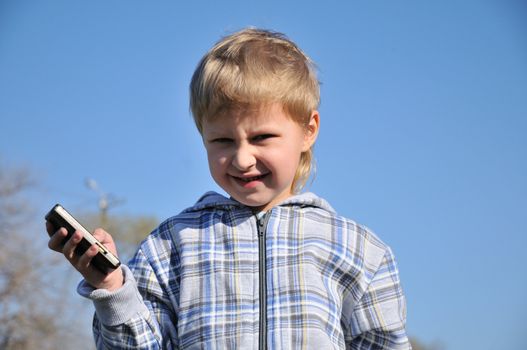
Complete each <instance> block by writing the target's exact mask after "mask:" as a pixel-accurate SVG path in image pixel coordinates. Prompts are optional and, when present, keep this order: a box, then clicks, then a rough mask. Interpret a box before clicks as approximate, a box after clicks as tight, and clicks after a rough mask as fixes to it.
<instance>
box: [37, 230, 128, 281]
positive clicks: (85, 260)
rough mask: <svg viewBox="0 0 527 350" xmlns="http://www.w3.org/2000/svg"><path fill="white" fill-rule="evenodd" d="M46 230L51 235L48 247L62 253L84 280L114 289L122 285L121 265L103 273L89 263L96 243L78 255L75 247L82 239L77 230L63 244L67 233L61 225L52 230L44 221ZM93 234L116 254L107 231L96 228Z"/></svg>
mask: <svg viewBox="0 0 527 350" xmlns="http://www.w3.org/2000/svg"><path fill="white" fill-rule="evenodd" d="M46 230H47V231H48V233H49V234H50V236H51V238H50V239H49V242H48V246H49V248H50V249H51V250H54V251H56V252H59V253H62V254H64V256H65V257H66V259H67V260H68V261H69V262H70V264H71V265H73V267H74V268H75V269H76V270H77V271H79V272H80V273H81V275H82V276H83V277H84V279H85V280H86V282H88V283H89V284H90V285H92V286H93V287H94V288H97V289H107V290H109V291H114V290H116V289H119V288H120V287H121V286H122V285H123V283H124V277H123V271H122V269H121V267H118V268H117V269H115V270H114V271H112V272H110V273H109V274H107V275H105V274H104V273H102V272H100V271H99V270H97V269H96V268H94V267H93V266H92V265H91V261H92V258H93V257H94V256H95V255H97V253H98V252H99V249H98V248H97V246H96V245H92V246H91V247H90V248H88V249H87V250H86V251H85V252H84V254H82V255H80V256H79V255H77V254H75V249H76V248H77V245H78V244H79V242H80V241H81V239H82V234H81V233H80V232H79V231H76V232H75V233H74V234H73V235H72V236H71V238H70V239H69V240H68V241H67V242H66V244H64V246H63V245H62V242H64V239H65V238H66V236H67V235H68V232H67V231H66V229H65V228H63V227H61V228H60V229H59V230H58V231H56V232H54V228H53V225H51V224H50V223H49V222H46ZM93 236H94V237H95V238H97V240H98V241H99V242H101V244H103V245H104V246H105V247H106V248H107V249H108V250H110V251H111V252H112V253H113V254H114V255H115V256H117V249H116V247H115V243H114V241H113V238H112V236H111V235H110V234H109V233H108V232H106V231H104V230H103V229H100V228H98V229H96V230H95V231H94V232H93Z"/></svg>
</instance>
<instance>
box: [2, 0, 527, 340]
mask: <svg viewBox="0 0 527 350" xmlns="http://www.w3.org/2000/svg"><path fill="white" fill-rule="evenodd" d="M526 19H527V5H525V3H524V2H522V1H520V0H479V1H476V0H465V1H462V2H461V1H451V0H445V1H428V2H423V1H404V0H402V1H387V0H386V1H341V2H336V1H325V2H322V1H320V2H309V1H292V2H279V1H265V2H257V1H221V2H219V1H218V2H213V1H210V2H203V1H187V2H181V1H150V2H146V1H130V0H128V1H117V0H116V1H89V2H86V1H71V0H55V1H36V0H34V1H30V0H27V1H24V0H22V1H19V0H0V118H1V119H0V120H1V124H0V158H1V159H2V160H3V161H4V164H16V165H27V166H29V167H31V169H33V171H34V172H35V174H36V175H37V176H38V180H39V183H40V188H41V190H40V193H39V195H38V196H36V197H35V203H34V206H35V207H36V208H37V212H38V211H40V212H41V213H42V214H43V213H44V211H45V210H46V209H48V207H50V206H51V205H52V204H53V203H55V202H61V203H63V204H64V205H65V206H67V207H70V208H72V209H73V210H81V209H85V208H87V207H89V206H92V208H93V210H95V209H96V207H95V199H96V198H95V194H94V193H93V192H90V190H89V189H87V188H86V186H85V185H84V180H85V179H86V178H87V177H91V178H94V179H96V181H97V182H98V183H99V185H100V187H101V188H103V189H104V190H105V191H107V192H111V193H112V194H114V195H115V196H117V197H119V198H124V199H126V202H125V203H124V204H122V205H120V206H119V207H116V208H115V209H114V210H115V212H127V213H138V214H148V215H155V216H157V217H158V218H160V219H164V218H166V217H168V216H170V215H173V214H175V213H177V212H179V211H180V210H182V209H183V208H185V207H186V206H189V205H191V204H192V203H194V201H195V200H196V199H197V198H198V197H199V195H200V194H202V193H203V192H204V191H206V190H210V189H215V190H217V186H216V185H215V184H214V183H213V181H212V179H211V178H210V176H209V173H208V169H207V164H206V158H205V154H204V151H203V149H202V145H201V140H200V138H199V135H198V133H197V131H196V130H195V129H194V126H193V123H192V119H191V117H190V113H189V111H188V83H189V81H190V77H191V75H192V72H193V69H194V68H195V66H196V64H197V62H198V60H199V59H200V57H201V56H202V55H203V54H204V53H205V51H206V50H207V49H208V48H210V46H211V45H212V44H213V43H214V42H215V41H216V40H218V39H219V38H220V37H221V36H223V35H225V34H228V33H231V32H233V31H235V30H238V29H241V28H243V27H246V26H257V27H264V28H270V29H274V30H277V31H281V32H284V33H286V34H287V35H288V36H289V37H290V38H291V39H293V40H294V41H296V42H297V43H298V44H299V45H300V46H301V47H302V48H303V49H304V51H306V52H307V54H308V55H310V56H311V57H312V58H313V60H314V61H315V62H316V63H317V65H318V68H319V78H320V80H321V82H322V90H321V93H322V104H321V107H320V113H321V134H320V137H319V140H318V142H317V145H316V158H317V169H318V170H317V175H316V179H315V181H314V182H313V184H312V185H311V186H310V188H309V190H311V191H314V192H316V193H317V194H319V195H321V196H323V197H325V198H326V199H328V200H329V202H330V203H331V204H332V205H333V206H334V207H335V209H337V211H338V212H339V213H341V214H342V215H345V216H348V217H350V218H353V219H355V220H357V221H359V222H360V223H363V224H365V225H367V226H368V227H370V228H371V229H373V230H374V231H375V232H376V233H377V234H378V235H379V236H380V237H381V238H382V239H383V240H384V241H386V242H387V243H388V244H390V245H391V246H392V248H393V250H394V252H395V254H396V257H397V259H398V262H399V267H400V270H401V278H402V281H403V286H404V288H405V292H406V294H407V298H408V331H409V333H410V334H411V335H413V336H416V337H418V338H419V339H421V340H423V341H425V342H429V343H430V342H433V341H436V340H437V341H441V342H442V343H443V344H444V345H445V346H446V347H447V348H448V349H498V348H500V349H525V348H527V340H526V338H525V333H526V331H527V323H526V322H525V314H526V312H527V298H526V296H527V274H526V273H525V269H524V266H525V247H526V246H527V228H526V227H527V226H526V225H525V217H526V213H527V181H526V180H527V137H526V135H527V41H526V40H525V38H526V34H527V21H526ZM39 218H40V216H39ZM35 234H40V233H35ZM72 293H74V291H72Z"/></svg>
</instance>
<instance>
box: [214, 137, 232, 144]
mask: <svg viewBox="0 0 527 350" xmlns="http://www.w3.org/2000/svg"><path fill="white" fill-rule="evenodd" d="M209 142H211V143H229V142H232V139H230V138H228V137H217V138H215V139H212V140H210V141H209Z"/></svg>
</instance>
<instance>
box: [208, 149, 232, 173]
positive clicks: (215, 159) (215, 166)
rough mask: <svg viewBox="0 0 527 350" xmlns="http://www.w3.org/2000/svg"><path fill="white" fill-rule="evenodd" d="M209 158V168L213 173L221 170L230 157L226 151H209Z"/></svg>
mask: <svg viewBox="0 0 527 350" xmlns="http://www.w3.org/2000/svg"><path fill="white" fill-rule="evenodd" d="M207 159H208V161H209V168H210V171H211V172H212V173H217V172H218V171H221V170H222V169H223V168H225V167H226V165H227V163H228V157H227V155H225V154H224V152H218V151H215V152H214V151H208V152H207Z"/></svg>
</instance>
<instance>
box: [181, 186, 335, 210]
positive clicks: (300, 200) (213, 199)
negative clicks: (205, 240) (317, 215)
mask: <svg viewBox="0 0 527 350" xmlns="http://www.w3.org/2000/svg"><path fill="white" fill-rule="evenodd" d="M277 206H281V207H291V206H298V207H302V208H306V207H312V208H319V209H322V210H325V211H328V212H330V213H335V210H334V209H333V208H332V207H331V205H329V203H328V202H327V201H326V200H325V199H322V198H320V197H318V196H317V195H316V194H314V193H312V192H306V193H301V194H297V195H294V196H291V197H289V198H287V199H286V200H285V201H283V202H281V203H279V204H277ZM207 208H217V209H233V208H247V206H246V205H244V204H242V203H240V202H238V201H236V200H234V199H233V198H227V197H225V196H223V195H221V194H219V193H217V192H214V191H210V192H207V193H205V194H204V195H203V196H201V198H200V199H198V201H197V202H196V204H195V205H194V206H192V207H190V208H187V209H185V210H184V211H183V212H184V213H185V212H192V211H198V210H203V209H207Z"/></svg>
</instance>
